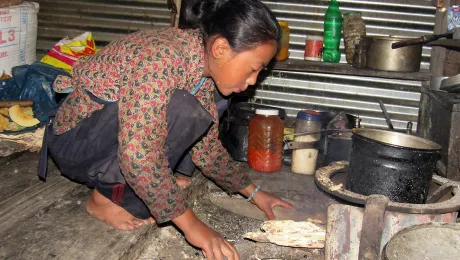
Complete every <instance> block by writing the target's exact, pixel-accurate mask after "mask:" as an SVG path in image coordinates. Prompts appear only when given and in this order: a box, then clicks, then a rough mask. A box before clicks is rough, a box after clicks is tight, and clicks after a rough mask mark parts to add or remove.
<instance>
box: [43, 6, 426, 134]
mask: <svg viewBox="0 0 460 260" xmlns="http://www.w3.org/2000/svg"><path fill="white" fill-rule="evenodd" d="M36 2H38V3H40V13H39V29H38V41H37V49H38V50H39V51H40V50H42V53H45V52H46V51H47V50H48V49H49V48H51V47H52V46H53V45H54V44H55V43H56V42H57V41H59V40H60V39H61V38H63V37H65V36H69V37H74V36H77V35H79V34H80V33H82V32H84V31H91V32H93V34H94V37H95V39H96V43H97V45H98V46H102V45H104V44H106V43H107V42H109V41H111V40H112V39H114V38H117V37H119V36H121V35H124V34H127V33H129V32H133V31H136V30H139V29H146V28H154V27H165V26H170V25H171V21H172V19H171V18H172V17H171V12H170V11H169V10H168V8H167V0H78V1H77V0H36ZM263 2H264V3H266V4H267V5H268V6H269V7H270V8H271V9H272V10H273V11H274V12H275V14H276V16H277V17H278V18H279V19H280V20H286V21H288V22H289V27H290V29H291V46H290V55H291V58H293V59H302V58H303V52H304V45H305V37H306V36H307V35H321V34H322V30H323V29H322V26H323V15H324V13H325V12H326V9H327V5H328V1H326V0H324V1H323V0H276V1H275V0H273V1H263ZM338 2H339V4H340V8H341V11H342V13H345V12H348V11H361V12H362V14H363V17H364V20H365V21H366V28H367V32H368V34H369V35H397V36H409V37H415V36H420V35H423V34H429V33H432V31H433V27H434V14H435V8H434V7H433V6H432V5H431V2H430V0H387V1H385V0H339V1H338ZM342 48H343V44H342ZM429 56H430V48H424V50H423V64H422V68H425V69H426V68H428V66H429ZM39 57H40V56H39ZM344 61H345V58H344V56H343V55H342V62H344ZM420 87H421V82H420V81H409V80H390V79H382V78H370V77H358V76H346V75H334V74H328V73H302V72H289V71H273V72H271V75H270V76H269V77H268V78H267V79H265V80H264V81H263V82H262V86H260V87H259V88H257V89H256V90H255V93H253V94H254V99H253V102H255V103H262V104H270V105H274V106H278V107H282V108H285V109H286V110H287V112H288V115H289V116H295V115H296V114H297V111H298V110H300V109H317V110H324V111H330V110H336V111H340V110H342V111H346V112H347V113H350V114H354V115H359V116H360V117H361V118H362V120H363V124H364V125H365V126H380V127H383V126H385V121H384V119H383V115H382V113H381V111H380V107H379V105H378V99H382V100H383V102H384V103H385V104H386V106H387V110H388V111H389V113H390V116H391V117H392V120H393V123H394V125H395V127H396V128H400V129H401V128H405V126H406V123H407V121H409V120H410V121H413V122H416V121H417V115H418V104H419V100H420ZM415 127H416V126H415Z"/></svg>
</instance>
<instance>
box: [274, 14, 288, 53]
mask: <svg viewBox="0 0 460 260" xmlns="http://www.w3.org/2000/svg"><path fill="white" fill-rule="evenodd" d="M279 24H280V27H281V40H280V42H279V47H278V52H277V53H276V56H275V60H277V61H285V60H287V59H288V58H289V40H290V34H291V30H290V29H289V24H288V22H285V21H280V22H279Z"/></svg>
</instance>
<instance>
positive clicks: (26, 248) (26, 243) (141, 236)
mask: <svg viewBox="0 0 460 260" xmlns="http://www.w3.org/2000/svg"><path fill="white" fill-rule="evenodd" d="M37 161H38V155H37V154H36V153H29V154H24V155H23V156H20V157H19V158H17V159H14V160H12V161H10V162H9V163H4V164H3V165H1V166H0V168H1V170H0V187H1V188H0V201H1V203H0V245H1V247H0V259H133V257H137V256H138V255H139V254H140V252H141V251H142V250H143V248H145V247H146V243H148V241H151V240H150V239H149V236H155V235H156V234H155V233H156V232H154V230H155V229H157V228H156V227H154V226H150V227H144V228H141V229H139V230H137V231H134V232H122V231H117V230H114V229H112V228H110V227H109V226H107V225H105V224H104V223H102V222H100V221H96V220H95V219H93V218H91V217H89V216H88V215H87V214H86V211H85V201H86V199H87V198H88V196H89V194H90V190H89V189H88V188H87V187H86V186H84V185H79V184H76V183H73V182H71V181H69V180H67V179H65V178H64V177H61V176H60V174H59V172H58V170H57V169H56V168H55V167H53V166H51V167H50V170H49V172H48V175H49V177H48V179H47V181H46V182H42V181H41V180H39V179H38V178H37V175H36V172H35V171H36V167H37Z"/></svg>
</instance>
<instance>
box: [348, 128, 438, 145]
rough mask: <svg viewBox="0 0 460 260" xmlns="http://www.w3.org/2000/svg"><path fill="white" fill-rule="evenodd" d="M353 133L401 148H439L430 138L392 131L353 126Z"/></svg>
mask: <svg viewBox="0 0 460 260" xmlns="http://www.w3.org/2000/svg"><path fill="white" fill-rule="evenodd" d="M353 134H355V135H358V136H361V137H364V138H367V139H370V140H373V141H376V142H380V143H383V144H387V145H391V146H396V147H401V148H409V149H417V150H441V146H440V145H439V144H437V143H435V142H432V141H430V140H427V139H424V138H421V137H417V136H413V135H408V134H403V133H398V132H393V131H387V130H379V129H363V128H355V129H353Z"/></svg>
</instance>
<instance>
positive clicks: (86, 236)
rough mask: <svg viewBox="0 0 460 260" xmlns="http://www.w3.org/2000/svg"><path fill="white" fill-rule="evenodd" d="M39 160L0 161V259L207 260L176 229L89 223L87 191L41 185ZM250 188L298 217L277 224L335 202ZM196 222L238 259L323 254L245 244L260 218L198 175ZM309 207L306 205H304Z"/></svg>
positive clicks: (314, 214) (304, 181) (285, 184)
mask: <svg viewBox="0 0 460 260" xmlns="http://www.w3.org/2000/svg"><path fill="white" fill-rule="evenodd" d="M37 159H38V154H36V153H25V154H22V155H19V156H18V155H16V156H14V157H10V158H9V159H8V160H5V159H3V160H1V161H0V169H1V170H0V234H1V236H0V245H1V246H0V259H51V258H53V259H142V260H144V259H145V260H147V259H164V260H169V259H171V260H177V259H204V258H203V256H202V253H201V250H197V249H196V248H193V247H191V246H190V245H189V244H188V243H187V242H186V240H185V239H184V237H183V236H182V234H181V233H180V232H178V231H177V229H176V228H175V227H174V226H171V225H165V226H162V227H157V226H145V227H142V228H140V229H139V230H136V231H134V232H124V231H117V230H114V229H113V228H110V227H108V226H107V225H105V224H104V223H102V222H100V221H98V220H96V219H94V218H92V217H90V216H88V215H87V213H86V211H85V202H86V199H87V198H88V196H89V194H90V192H91V190H90V189H88V188H87V187H85V186H84V185H80V184H76V183H73V182H71V181H69V180H68V179H66V178H63V177H62V176H60V173H59V171H58V170H57V169H56V167H55V166H54V165H52V164H51V166H50V168H49V177H48V179H47V181H46V182H43V181H41V180H39V179H38V178H37V177H36V167H37ZM251 178H252V180H253V182H254V183H255V184H257V185H261V187H262V188H263V189H265V190H267V191H269V192H271V193H273V194H276V195H278V196H280V197H283V198H284V199H286V200H288V201H290V202H291V203H293V204H294V205H295V206H296V207H297V209H298V211H296V212H292V211H286V210H282V209H277V210H276V212H275V213H276V215H277V216H279V217H280V219H302V220H306V219H307V218H316V219H324V218H325V213H326V208H327V205H329V204H330V203H334V200H332V199H331V198H329V197H327V196H326V195H325V194H323V193H322V192H320V191H319V190H318V189H317V188H316V186H315V185H314V183H313V179H312V178H311V176H309V177H305V176H296V175H292V174H290V173H289V170H288V169H285V170H284V171H283V172H281V173H279V174H269V175H267V174H265V175H261V174H258V173H254V172H253V173H251ZM186 192H187V197H188V198H189V199H190V200H191V201H192V205H194V206H193V209H194V211H195V213H196V214H197V216H198V217H199V218H200V219H201V220H203V221H204V222H205V223H207V224H209V225H210V226H211V227H213V228H214V229H215V230H217V231H219V232H221V233H222V234H223V235H224V236H225V238H226V239H228V240H229V241H230V242H232V243H233V244H234V245H235V246H236V248H237V249H238V251H239V253H240V255H241V259H324V252H323V250H319V249H309V250H306V249H296V248H289V247H281V246H276V245H272V244H268V243H255V242H252V241H248V240H245V239H244V238H243V235H244V234H245V233H247V232H252V231H257V230H258V229H259V228H260V225H261V224H262V223H263V219H264V215H263V213H261V212H260V211H259V210H258V209H257V208H256V207H255V206H253V205H252V204H251V203H248V202H246V200H244V199H243V198H241V197H239V196H233V197H229V196H228V195H227V194H225V193H223V192H222V191H221V190H220V189H219V188H218V187H217V186H215V185H214V184H212V183H211V182H210V181H209V180H207V179H206V178H204V177H203V176H202V175H201V174H196V175H195V176H194V177H193V184H192V185H191V186H190V187H189V188H187V190H186ZM306 201H308V203H306Z"/></svg>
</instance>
